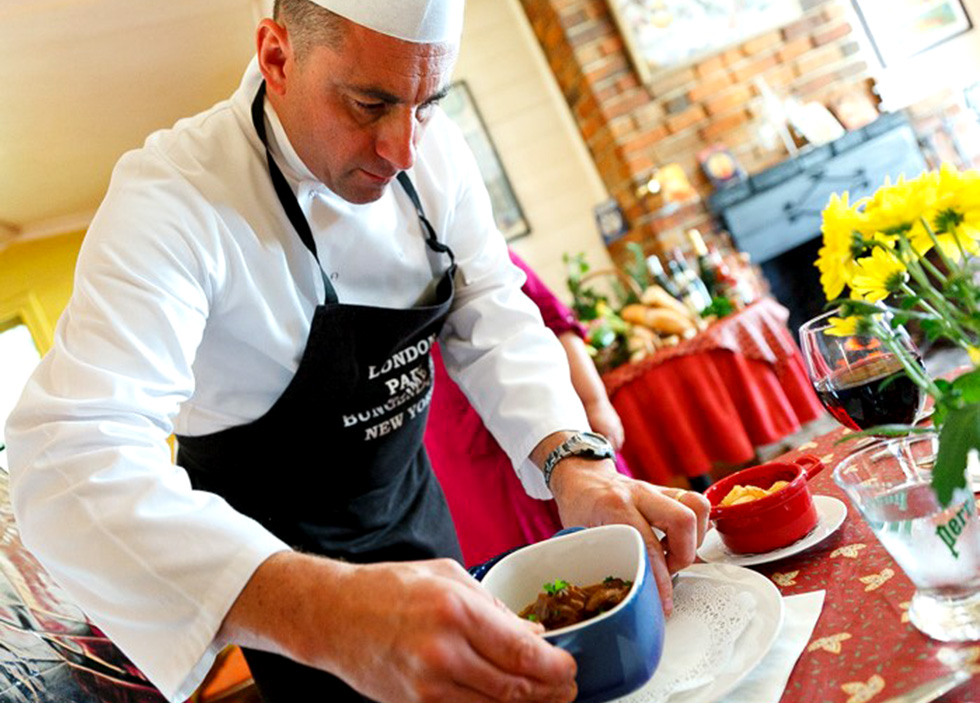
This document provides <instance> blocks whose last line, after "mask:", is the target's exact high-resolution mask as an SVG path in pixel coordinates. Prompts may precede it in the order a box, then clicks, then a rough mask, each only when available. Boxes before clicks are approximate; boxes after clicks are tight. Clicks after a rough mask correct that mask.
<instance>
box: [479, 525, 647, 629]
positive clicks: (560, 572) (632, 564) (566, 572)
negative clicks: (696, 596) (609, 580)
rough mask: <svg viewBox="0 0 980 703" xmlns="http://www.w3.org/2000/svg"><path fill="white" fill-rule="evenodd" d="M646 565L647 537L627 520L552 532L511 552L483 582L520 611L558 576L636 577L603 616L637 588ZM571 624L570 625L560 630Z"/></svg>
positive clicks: (579, 581)
mask: <svg viewBox="0 0 980 703" xmlns="http://www.w3.org/2000/svg"><path fill="white" fill-rule="evenodd" d="M645 566H646V552H645V547H644V545H643V538H642V537H641V536H640V533H639V532H638V531H637V530H636V529H635V528H633V527H630V526H629V525H603V526H601V527H592V528H589V529H585V530H580V531H578V532H573V533H571V534H567V535H562V536H560V537H552V538H551V539H547V540H544V541H543V542H538V543H536V544H532V545H529V546H527V547H524V548H523V549H519V550H517V551H516V552H514V553H512V554H508V555H507V556H506V557H504V558H503V559H501V560H500V561H499V562H497V563H496V564H494V565H493V566H492V567H491V568H490V570H489V571H488V572H487V573H486V575H485V576H484V577H483V587H484V588H486V589H487V590H488V591H490V592H491V593H492V594H493V595H495V596H496V597H497V598H499V599H500V600H501V601H503V603H504V605H506V606H507V607H508V608H510V609H511V610H512V611H514V612H515V613H520V611H521V610H523V609H524V608H525V607H527V606H528V605H530V604H531V603H533V602H534V601H535V599H537V597H538V594H539V593H540V592H541V591H543V590H544V588H543V586H544V584H546V583H551V582H553V581H554V580H555V579H563V580H565V581H568V582H569V583H572V584H575V585H576V586H590V585H592V584H595V583H599V582H600V581H602V580H603V579H604V578H606V577H607V576H613V577H616V578H621V579H625V580H627V581H632V582H633V588H632V589H631V590H630V594H629V596H628V597H627V598H626V599H625V600H623V602H622V603H620V604H619V606H617V607H616V608H613V609H612V610H610V611H609V612H608V613H604V614H603V615H602V616H600V617H603V618H604V617H608V616H610V615H612V614H613V613H615V612H616V611H617V610H619V608H620V607H621V606H623V605H624V604H625V603H626V602H627V601H628V600H629V599H630V598H632V597H633V595H634V594H635V593H636V592H637V590H638V588H639V586H640V584H641V580H642V578H643V575H644V571H645ZM596 620H598V618H596ZM589 622H594V620H589V621H587V622H585V623H581V624H584V625H587V624H588V623H589ZM578 626H579V625H573V626H571V627H578ZM568 629H571V628H562V629H561V630H560V631H562V632H564V631H566V630H568ZM554 632H559V630H555V631H554ZM549 634H552V633H549Z"/></svg>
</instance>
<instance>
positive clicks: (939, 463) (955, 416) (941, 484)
mask: <svg viewBox="0 0 980 703" xmlns="http://www.w3.org/2000/svg"><path fill="white" fill-rule="evenodd" d="M971 449H977V450H980V403H974V404H972V405H967V406H965V407H962V408H954V409H950V410H949V412H948V414H947V415H946V418H945V421H944V422H943V426H942V429H941V430H940V431H939V453H938V454H937V455H936V465H935V467H933V470H932V487H933V490H935V491H936V498H938V499H939V502H940V503H941V504H942V505H944V506H945V505H949V503H950V501H951V500H952V499H953V491H955V490H956V489H957V488H966V458H967V455H968V454H969V452H970V450H971Z"/></svg>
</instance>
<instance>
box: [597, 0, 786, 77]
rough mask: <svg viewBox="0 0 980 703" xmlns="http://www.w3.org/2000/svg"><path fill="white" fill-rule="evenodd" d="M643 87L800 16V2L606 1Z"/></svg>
mask: <svg viewBox="0 0 980 703" xmlns="http://www.w3.org/2000/svg"><path fill="white" fill-rule="evenodd" d="M608 1H609V8H610V10H611V11H612V16H613V19H614V20H615V21H616V24H617V26H618V27H619V31H620V33H621V34H622V35H623V42H624V43H625V45H626V48H627V50H628V51H629V53H630V56H631V58H632V60H633V65H634V66H635V67H636V70H637V72H638V73H639V74H640V78H641V79H642V80H643V82H644V83H650V81H651V80H652V79H653V78H654V77H655V76H656V75H657V74H658V73H662V72H664V71H667V70H670V69H672V68H677V67H679V66H683V65H685V64H689V63H692V62H695V61H698V60H700V59H702V58H704V57H706V56H710V55H712V54H716V53H718V52H719V51H721V50H723V49H726V48H728V47H730V46H733V45H735V44H740V43H742V42H744V41H745V40H747V39H750V38H752V37H753V36H758V35H759V34H763V33H764V32H766V31H768V30H770V29H773V28H775V27H781V26H783V25H786V24H789V23H790V22H792V21H793V20H795V19H797V18H798V17H800V16H801V15H802V14H803V6H802V5H801V3H800V0H697V2H692V0H608Z"/></svg>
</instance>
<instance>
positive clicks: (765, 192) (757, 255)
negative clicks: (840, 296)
mask: <svg viewBox="0 0 980 703" xmlns="http://www.w3.org/2000/svg"><path fill="white" fill-rule="evenodd" d="M927 169H928V165H927V164H926V161H925V158H924V157H923V156H922V152H921V151H920V150H919V144H918V140H917V139H916V136H915V133H914V132H913V130H912V127H911V126H910V125H909V123H908V121H907V119H906V118H905V117H904V116H903V115H902V114H900V113H892V114H888V115H883V116H882V117H880V118H879V119H878V120H876V121H875V122H873V123H871V124H869V125H867V126H866V127H863V128H862V129H859V130H855V131H853V132H848V133H847V134H845V135H844V136H843V137H841V138H840V139H837V140H835V141H834V142H831V143H830V144H825V145H822V146H819V147H816V148H813V149H810V150H807V151H805V152H801V153H800V154H798V155H797V156H795V157H793V158H790V159H788V160H786V161H784V162H782V163H780V164H778V165H776V166H773V167H772V168H769V169H767V170H765V171H762V172H761V173H758V174H756V175H754V176H751V177H750V178H748V179H746V180H744V181H741V182H739V183H736V184H734V185H732V186H729V187H727V188H724V189H721V190H719V191H717V192H716V193H714V194H713V195H712V196H711V199H710V201H709V204H710V207H711V210H712V212H713V213H714V214H715V215H716V216H717V217H718V218H719V219H720V220H721V222H722V224H723V225H724V227H725V228H726V229H727V230H728V232H729V233H730V234H731V235H732V239H733V240H734V241H735V243H736V245H737V246H738V247H739V248H740V249H741V250H742V251H745V252H748V253H749V254H750V255H751V256H752V260H753V261H754V262H755V263H757V264H759V265H760V266H761V268H762V271H763V274H764V275H765V276H766V278H767V279H768V281H769V285H770V287H771V288H772V294H773V296H774V297H775V298H776V299H777V300H778V301H779V302H780V303H782V304H783V305H784V306H786V307H787V308H788V309H789V311H790V319H789V326H790V329H791V330H792V331H793V333H794V334H796V332H797V330H798V329H799V326H800V325H801V324H803V322H805V321H806V320H808V319H810V318H811V317H814V316H816V315H818V314H820V312H822V311H823V306H824V304H825V301H826V298H825V297H824V293H823V289H822V288H821V286H820V277H819V274H818V272H817V269H816V267H815V266H814V262H815V261H816V259H817V252H818V250H819V249H820V246H821V239H820V213H821V211H822V210H823V208H824V206H825V205H826V204H827V201H828V200H829V198H830V195H831V194H832V193H838V192H841V191H845V190H846V191H848V193H849V194H850V201H851V202H852V203H853V202H855V201H857V200H858V199H859V198H862V197H865V196H868V195H871V194H872V193H873V192H874V191H875V190H876V189H877V188H878V186H880V185H881V184H882V183H883V182H884V181H885V179H886V178H890V179H891V180H892V181H894V180H896V179H897V178H898V177H899V176H902V175H904V176H906V177H908V178H913V177H915V176H917V175H919V174H920V173H922V172H923V171H925V170H927Z"/></svg>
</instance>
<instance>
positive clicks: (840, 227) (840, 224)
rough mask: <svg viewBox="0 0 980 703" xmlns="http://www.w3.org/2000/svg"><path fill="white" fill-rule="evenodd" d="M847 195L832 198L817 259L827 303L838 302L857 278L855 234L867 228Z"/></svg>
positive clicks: (862, 217) (825, 218)
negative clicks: (836, 299)
mask: <svg viewBox="0 0 980 703" xmlns="http://www.w3.org/2000/svg"><path fill="white" fill-rule="evenodd" d="M848 199H849V196H848V193H847V191H844V192H843V193H842V194H841V195H837V194H836V193H835V194H834V195H831V196H830V201H829V202H828V203H827V207H826V208H824V211H823V213H822V215H823V223H822V225H821V227H820V231H821V232H823V246H822V247H821V248H820V251H819V257H818V258H817V268H818V269H819V270H820V284H821V285H822V286H823V289H824V293H826V294H827V300H833V299H834V298H837V297H838V296H839V295H840V294H841V292H842V291H843V290H844V286H846V285H849V284H850V281H851V278H852V277H853V275H854V270H855V264H854V254H853V249H854V241H855V233H856V232H860V230H861V228H862V227H864V225H865V223H864V216H863V215H862V214H861V212H860V211H859V210H858V208H857V207H856V206H852V205H850V203H849V202H848Z"/></svg>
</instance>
